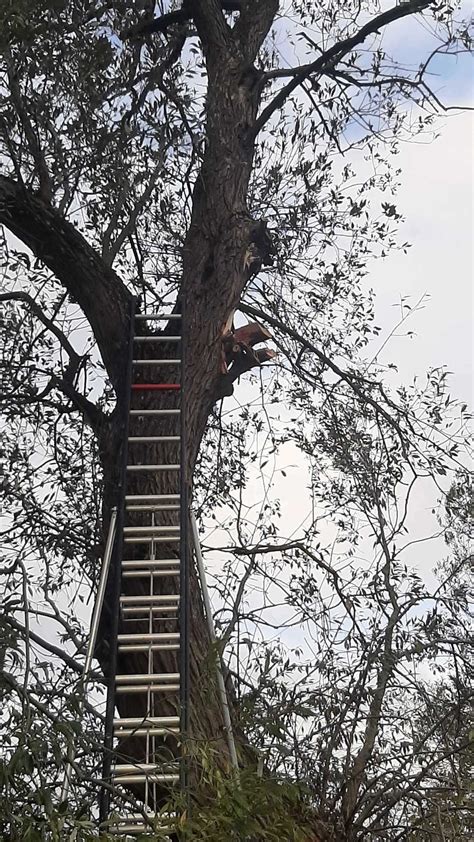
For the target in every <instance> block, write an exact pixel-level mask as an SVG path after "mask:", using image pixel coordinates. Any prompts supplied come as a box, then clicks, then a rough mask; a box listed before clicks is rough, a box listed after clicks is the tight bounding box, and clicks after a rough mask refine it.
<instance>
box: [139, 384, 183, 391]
mask: <svg viewBox="0 0 474 842" xmlns="http://www.w3.org/2000/svg"><path fill="white" fill-rule="evenodd" d="M180 388H181V386H180V384H179V383H132V391H134V392H144V391H149V392H152V391H166V390H170V391H171V390H173V389H180Z"/></svg>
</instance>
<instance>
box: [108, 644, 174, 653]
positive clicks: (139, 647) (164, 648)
mask: <svg viewBox="0 0 474 842" xmlns="http://www.w3.org/2000/svg"><path fill="white" fill-rule="evenodd" d="M178 649H179V643H152V644H151V645H150V644H148V643H124V644H122V645H121V646H119V647H118V650H119V652H150V651H151V652H177V651H178Z"/></svg>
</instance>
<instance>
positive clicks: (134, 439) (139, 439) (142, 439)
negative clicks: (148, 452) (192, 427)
mask: <svg viewBox="0 0 474 842" xmlns="http://www.w3.org/2000/svg"><path fill="white" fill-rule="evenodd" d="M179 440H180V436H129V438H128V441H129V443H131V444H138V443H140V444H148V443H149V442H154V443H155V442H170V441H179Z"/></svg>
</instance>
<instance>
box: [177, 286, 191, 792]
mask: <svg viewBox="0 0 474 842" xmlns="http://www.w3.org/2000/svg"><path fill="white" fill-rule="evenodd" d="M180 312H181V378H180V381H181V390H180V410H181V412H180V414H179V422H180V423H179V427H180V442H179V454H180V457H179V462H180V465H181V470H180V473H179V498H180V499H179V505H180V516H179V520H180V526H181V532H180V537H181V541H180V576H179V587H180V597H181V598H180V612H179V617H180V622H179V626H180V649H179V671H180V675H181V679H180V730H181V739H182V741H183V745H182V749H181V764H180V786H181V790H182V792H183V794H184V797H185V802H186V806H187V807H188V808H189V792H188V783H189V781H188V761H187V750H186V745H185V743H186V740H187V739H188V737H189V724H190V709H189V696H190V687H189V684H190V674H189V673H190V666H189V663H190V617H189V613H190V592H189V573H190V571H189V542H188V531H189V530H188V525H189V506H188V483H187V464H188V452H187V435H186V383H185V380H186V363H187V357H188V354H187V347H186V346H187V341H188V335H187V327H188V325H187V319H186V306H185V301H184V290H182V294H181V310H180Z"/></svg>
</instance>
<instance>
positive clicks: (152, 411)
mask: <svg viewBox="0 0 474 842" xmlns="http://www.w3.org/2000/svg"><path fill="white" fill-rule="evenodd" d="M180 412H181V410H180V409H131V410H130V415H179V413H180Z"/></svg>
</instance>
